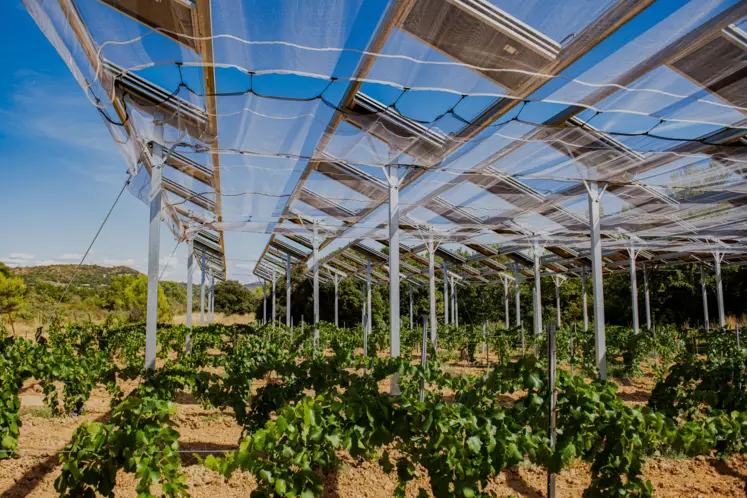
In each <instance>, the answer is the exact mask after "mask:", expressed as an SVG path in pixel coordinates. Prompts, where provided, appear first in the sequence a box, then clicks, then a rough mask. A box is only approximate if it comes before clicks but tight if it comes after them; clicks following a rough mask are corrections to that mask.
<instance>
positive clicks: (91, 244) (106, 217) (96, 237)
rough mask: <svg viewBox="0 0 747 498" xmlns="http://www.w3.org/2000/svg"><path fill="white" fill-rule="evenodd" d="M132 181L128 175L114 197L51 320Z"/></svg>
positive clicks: (52, 317) (63, 292)
mask: <svg viewBox="0 0 747 498" xmlns="http://www.w3.org/2000/svg"><path fill="white" fill-rule="evenodd" d="M131 181H132V175H128V176H127V180H125V182H124V185H122V189H121V190H120V191H119V194H117V198H116V199H114V203H113V204H112V207H110V208H109V211H108V212H107V213H106V216H105V217H104V221H103V222H101V226H99V229H98V230H97V231H96V235H94V236H93V240H91V243H90V244H88V249H86V253H85V254H84V255H83V257H82V258H81V260H80V263H78V266H77V267H76V268H75V271H74V272H73V275H72V276H71V277H70V281H69V282H68V283H67V285H66V286H65V289H64V290H63V291H62V295H61V296H60V299H59V301H57V305H56V306H55V309H54V310H53V311H52V314H51V316H50V317H49V319H50V321H51V320H52V319H54V316H55V314H56V313H57V309H58V308H59V306H60V304H61V303H62V300H63V298H64V297H65V294H67V291H68V289H70V286H71V285H72V284H73V281H74V280H75V277H76V275H77V274H78V271H79V270H80V268H81V266H83V262H84V261H85V260H86V258H87V257H88V254H89V253H90V252H91V248H93V244H95V243H96V239H98V238H99V235H100V234H101V231H102V230H103V229H104V225H106V222H107V221H109V216H111V214H112V211H114V207H115V206H116V205H117V203H118V202H119V199H120V198H121V197H122V194H123V193H124V191H125V189H126V188H127V186H128V185H129V184H130V182H131Z"/></svg>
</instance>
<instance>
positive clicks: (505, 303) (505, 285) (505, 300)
mask: <svg viewBox="0 0 747 498" xmlns="http://www.w3.org/2000/svg"><path fill="white" fill-rule="evenodd" d="M502 280H503V307H504V308H505V314H506V328H508V327H509V326H510V323H511V320H510V317H509V308H510V307H509V304H508V277H503V279H502Z"/></svg>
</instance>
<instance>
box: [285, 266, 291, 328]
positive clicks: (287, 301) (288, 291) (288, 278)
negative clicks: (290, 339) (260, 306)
mask: <svg viewBox="0 0 747 498" xmlns="http://www.w3.org/2000/svg"><path fill="white" fill-rule="evenodd" d="M285 326H286V327H288V328H290V326H291V255H290V254H288V255H287V258H286V260H285Z"/></svg>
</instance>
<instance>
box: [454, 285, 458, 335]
mask: <svg viewBox="0 0 747 498" xmlns="http://www.w3.org/2000/svg"><path fill="white" fill-rule="evenodd" d="M454 324H455V325H456V326H457V327H458V326H459V282H457V284H456V285H455V286H454Z"/></svg>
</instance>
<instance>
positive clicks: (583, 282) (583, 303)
mask: <svg viewBox="0 0 747 498" xmlns="http://www.w3.org/2000/svg"><path fill="white" fill-rule="evenodd" d="M581 307H582V308H583V309H584V332H586V331H587V330H589V305H588V304H587V302H586V266H582V267H581Z"/></svg>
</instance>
